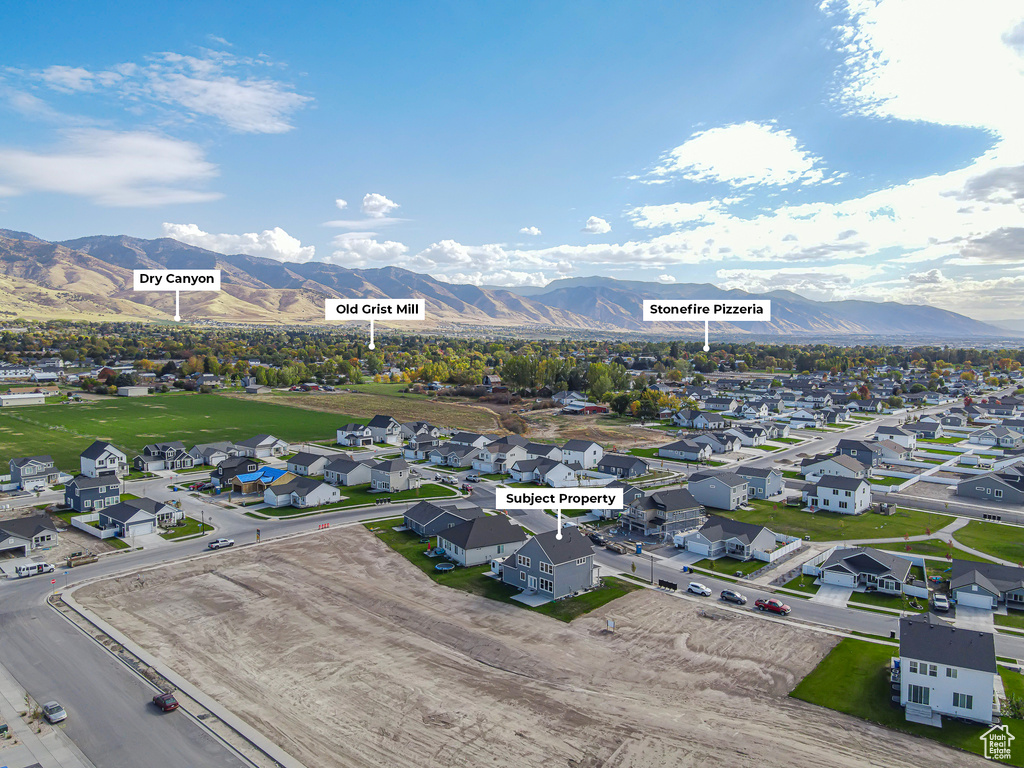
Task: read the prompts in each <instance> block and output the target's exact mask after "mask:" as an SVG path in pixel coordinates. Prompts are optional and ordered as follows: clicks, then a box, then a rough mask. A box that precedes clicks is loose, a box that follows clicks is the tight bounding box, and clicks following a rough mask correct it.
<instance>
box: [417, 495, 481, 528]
mask: <svg viewBox="0 0 1024 768" xmlns="http://www.w3.org/2000/svg"><path fill="white" fill-rule="evenodd" d="M484 514H485V513H484V511H483V510H482V509H480V507H452V506H447V507H441V506H438V505H437V504H434V503H433V502H430V501H421V502H419V503H418V504H414V505H413V506H412V507H410V508H409V509H408V510H406V512H405V519H404V522H405V526H406V527H407V528H409V530H411V531H412V532H413V533H416V534H419V535H420V536H435V535H437V534H438V533H440V532H441V531H443V530H445V529H447V528H452V527H454V526H456V525H460V524H462V523H464V522H466V521H467V520H473V519H474V518H477V517H483V516H484Z"/></svg>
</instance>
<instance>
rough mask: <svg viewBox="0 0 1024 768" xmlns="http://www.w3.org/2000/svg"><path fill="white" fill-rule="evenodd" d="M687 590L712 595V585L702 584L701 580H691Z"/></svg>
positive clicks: (695, 593) (702, 595)
mask: <svg viewBox="0 0 1024 768" xmlns="http://www.w3.org/2000/svg"><path fill="white" fill-rule="evenodd" d="M686 591H687V592H689V593H691V594H694V595H700V596H701V597H711V587H708V586H706V585H704V584H701V583H700V582H699V581H691V582H690V585H689V586H688V587H687V588H686Z"/></svg>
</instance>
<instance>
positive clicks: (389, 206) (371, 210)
mask: <svg viewBox="0 0 1024 768" xmlns="http://www.w3.org/2000/svg"><path fill="white" fill-rule="evenodd" d="M398 207H399V205H398V203H396V202H395V201H394V200H389V199H388V198H386V197H385V196H384V195H381V194H378V193H377V192H367V193H366V195H364V196H363V205H362V211H363V213H364V214H365V215H366V216H369V217H370V218H371V219H382V218H384V217H386V216H387V215H388V214H389V213H391V211H393V210H395V208H398Z"/></svg>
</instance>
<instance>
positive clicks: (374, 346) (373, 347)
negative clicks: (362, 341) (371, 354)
mask: <svg viewBox="0 0 1024 768" xmlns="http://www.w3.org/2000/svg"><path fill="white" fill-rule="evenodd" d="M366 346H367V347H368V348H369V349H376V348H377V345H376V344H367V345H366Z"/></svg>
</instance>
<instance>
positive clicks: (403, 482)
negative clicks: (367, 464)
mask: <svg viewBox="0 0 1024 768" xmlns="http://www.w3.org/2000/svg"><path fill="white" fill-rule="evenodd" d="M419 487H420V477H419V475H414V474H413V473H412V469H411V468H410V467H409V462H407V461H406V460H405V459H388V460H386V461H381V462H379V463H378V464H375V465H374V466H373V467H371V468H370V489H371V490H374V491H387V492H389V493H398V492H399V491H409V490H412V489H413V488H419Z"/></svg>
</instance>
